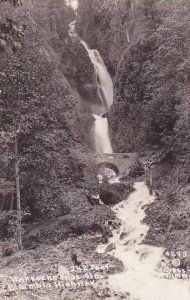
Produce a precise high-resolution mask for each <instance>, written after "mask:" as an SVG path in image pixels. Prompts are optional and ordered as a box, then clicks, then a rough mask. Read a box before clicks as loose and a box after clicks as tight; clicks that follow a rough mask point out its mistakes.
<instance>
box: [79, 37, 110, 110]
mask: <svg viewBox="0 0 190 300" xmlns="http://www.w3.org/2000/svg"><path fill="white" fill-rule="evenodd" d="M80 42H81V44H82V45H83V46H84V48H85V49H86V51H87V52H88V55H89V57H90V59H91V62H92V64H93V65H94V69H95V70H96V76H97V87H98V92H99V97H100V99H101V101H102V104H103V105H104V104H106V106H107V109H108V110H109V109H110V106H111V105H112V103H113V82H112V79H111V76H110V74H109V73H108V71H107V68H106V66H105V64H104V61H103V59H102V57H101V55H100V53H99V52H98V50H95V49H90V48H89V47H88V45H87V44H86V43H85V42H84V41H83V40H81V41H80Z"/></svg>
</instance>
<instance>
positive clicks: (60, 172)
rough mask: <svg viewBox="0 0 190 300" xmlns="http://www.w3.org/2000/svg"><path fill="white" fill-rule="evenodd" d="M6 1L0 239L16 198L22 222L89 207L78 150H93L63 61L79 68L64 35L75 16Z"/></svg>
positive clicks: (62, 9) (0, 85) (88, 169)
mask: <svg viewBox="0 0 190 300" xmlns="http://www.w3.org/2000/svg"><path fill="white" fill-rule="evenodd" d="M12 4H13V3H9V1H5V2H4V1H3V3H0V6H1V11H0V16H1V24H0V46H1V51H0V65H1V71H0V90H1V94H0V118H1V120H0V136H1V145H0V190H1V192H0V210H1V220H0V222H1V233H0V236H1V237H7V236H8V235H7V231H6V230H7V224H11V222H12V221H11V220H12V219H14V210H16V209H17V210H18V209H19V206H20V204H19V202H21V209H22V213H23V214H24V215H26V217H24V216H23V220H24V219H26V220H33V221H34V220H39V221H40V220H42V219H44V218H46V219H47V218H52V220H53V219H54V218H55V217H58V216H64V215H67V214H69V213H71V214H73V209H75V210H77V208H78V210H80V209H82V208H81V207H85V205H86V206H87V209H88V208H89V209H90V205H89V206H88V200H87V195H88V193H89V189H91V190H94V189H96V188H95V185H96V180H95V177H94V175H93V173H94V169H93V168H94V166H93V164H89V163H88V160H87V155H85V154H84V153H85V152H86V151H91V147H92V141H91V140H90V134H91V126H92V125H91V124H92V117H91V115H90V114H89V113H88V109H87V110H86V109H85V108H84V107H85V105H84V102H83V101H82V100H81V97H80V96H79V94H78V91H77V89H76V90H75V92H74V91H73V89H72V88H71V85H70V83H69V82H68V80H67V78H68V77H69V75H68V71H67V69H68V68H69V66H68V62H67V65H66V64H64V61H67V58H66V57H68V61H70V73H72V70H74V69H76V70H77V64H76V68H74V66H72V62H71V54H70V52H71V51H72V47H73V44H72V43H77V41H73V42H72V41H71V40H70V38H69V35H68V25H69V23H70V22H71V21H72V20H73V18H74V17H75V14H74V12H73V11H72V9H71V8H70V7H68V6H67V5H66V4H65V1H60V2H59V3H58V2H57V1H51V0H49V1H44V2H41V1H40V3H39V1H32V2H31V1H25V3H24V4H23V5H22V6H20V5H19V6H16V7H15V6H14V5H12ZM15 4H16V3H15ZM80 57H81V56H80ZM66 75H68V76H67V77H66ZM75 79H76V78H75ZM76 195H77V197H78V200H77V198H76ZM73 203H75V204H73ZM9 210H10V211H12V210H13V213H12V214H11V213H7V214H6V213H2V211H9ZM78 217H79V215H78V216H77V217H76V220H77V218H78ZM91 220H92V222H93V218H91ZM81 221H82V219H81ZM7 222H8V223H7ZM78 222H79V223H80V221H78ZM79 226H80V225H79ZM5 229H6V230H5ZM52 230H53V231H54V229H53V228H52ZM54 232H55V231H54ZM54 238H55V236H54Z"/></svg>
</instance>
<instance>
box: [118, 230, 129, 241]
mask: <svg viewBox="0 0 190 300" xmlns="http://www.w3.org/2000/svg"><path fill="white" fill-rule="evenodd" d="M127 235H128V233H127V232H122V233H121V234H120V237H119V238H120V240H123V239H124V238H125V237H126V236H127Z"/></svg>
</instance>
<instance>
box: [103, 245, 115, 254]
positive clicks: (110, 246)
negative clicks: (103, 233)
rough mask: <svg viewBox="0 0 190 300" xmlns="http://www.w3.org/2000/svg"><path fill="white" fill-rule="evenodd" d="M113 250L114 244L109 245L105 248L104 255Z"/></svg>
mask: <svg viewBox="0 0 190 300" xmlns="http://www.w3.org/2000/svg"><path fill="white" fill-rule="evenodd" d="M115 249H116V246H115V244H114V243H111V244H109V245H108V246H107V247H106V249H105V253H107V252H110V251H112V250H115Z"/></svg>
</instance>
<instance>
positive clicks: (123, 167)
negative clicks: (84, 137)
mask: <svg viewBox="0 0 190 300" xmlns="http://www.w3.org/2000/svg"><path fill="white" fill-rule="evenodd" d="M90 155H92V157H93V158H94V159H95V161H96V165H97V167H98V168H101V167H103V168H109V169H112V170H113V171H114V172H115V173H116V174H117V175H121V174H123V173H126V171H127V170H128V169H129V168H130V167H131V166H132V165H134V163H135V162H136V161H137V158H138V156H137V154H136V153H106V154H104V153H103V154H99V153H93V154H90Z"/></svg>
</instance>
